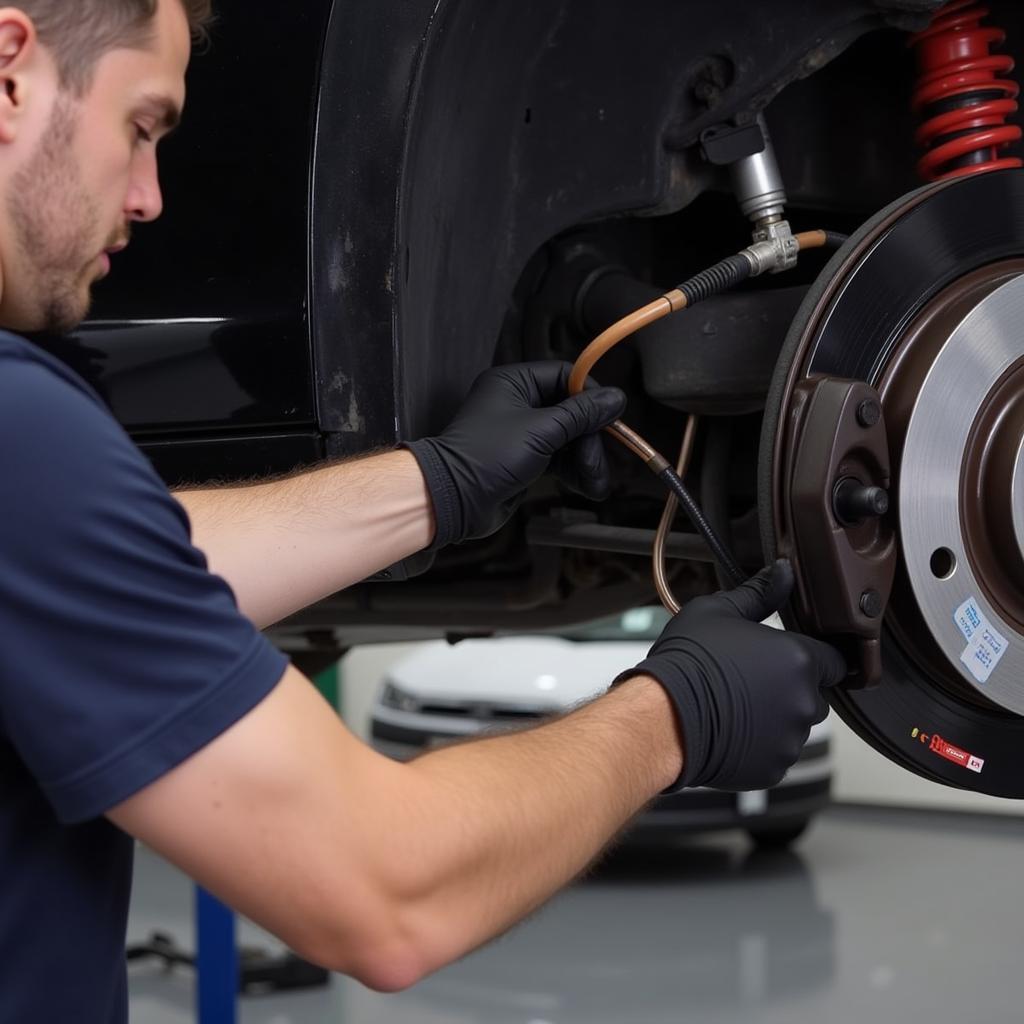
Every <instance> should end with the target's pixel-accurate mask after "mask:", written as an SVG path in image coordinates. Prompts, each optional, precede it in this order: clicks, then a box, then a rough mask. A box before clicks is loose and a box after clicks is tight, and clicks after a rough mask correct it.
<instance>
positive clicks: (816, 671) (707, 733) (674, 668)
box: [616, 561, 846, 792]
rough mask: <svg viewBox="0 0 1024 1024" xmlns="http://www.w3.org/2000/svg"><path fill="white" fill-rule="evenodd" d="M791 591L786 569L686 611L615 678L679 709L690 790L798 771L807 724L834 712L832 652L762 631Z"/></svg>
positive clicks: (780, 565) (842, 668) (842, 666)
mask: <svg viewBox="0 0 1024 1024" xmlns="http://www.w3.org/2000/svg"><path fill="white" fill-rule="evenodd" d="M792 588H793V570H792V567H791V566H790V564H789V562H787V561H778V562H776V563H775V565H774V566H770V567H769V568H767V569H762V570H761V572H759V573H758V574H757V575H756V576H754V577H753V578H752V579H750V580H747V582H746V583H744V584H742V585H740V586H738V587H736V589H735V590H730V591H724V592H721V593H718V594H713V595H710V596H708V597H698V598H696V599H695V600H693V601H691V602H690V603H689V604H687V605H686V606H685V607H684V608H683V609H682V610H681V611H680V612H679V614H678V615H676V616H675V617H674V618H673V619H672V620H671V621H670V622H669V623H668V625H667V626H666V627H665V629H664V631H663V632H662V634H661V636H660V637H659V638H658V640H657V641H656V643H655V644H654V646H653V647H652V648H651V651H650V654H649V655H648V656H647V658H646V659H645V660H644V661H642V662H640V664H639V665H637V666H636V668H634V669H630V670H629V671H628V672H624V673H623V674H622V675H620V676H619V678H618V679H616V682H617V683H618V682H623V681H624V680H625V679H628V678H630V677H632V676H636V675H639V674H641V673H642V674H644V675H649V676H653V677H654V678H655V679H657V680H658V682H660V683H661V685H662V686H664V688H665V689H666V691H667V692H668V694H669V696H670V697H671V698H672V702H673V704H674V705H675V710H676V715H677V717H678V720H679V725H680V728H681V730H682V733H683V771H682V774H681V775H680V777H679V779H678V780H677V781H676V783H675V784H674V785H673V786H672V787H671V788H670V790H668V792H675V791H677V790H679V789H682V788H684V787H687V786H712V787H714V788H716V789H726V790H735V791H739V790H744V789H768V788H769V787H770V786H774V785H775V784H776V783H777V782H779V781H780V780H781V779H782V776H783V775H785V773H786V771H787V769H788V768H789V767H790V766H791V765H793V764H794V763H795V762H796V760H797V758H799V756H800V752H801V750H802V749H803V746H804V743H805V742H806V741H807V736H808V734H809V733H810V730H811V726H812V725H813V724H814V723H815V722H820V721H821V720H822V719H823V718H824V717H825V715H826V714H827V713H828V705H827V704H826V703H825V700H824V698H823V697H822V695H821V687H823V686H834V685H835V684H836V683H838V682H839V681H840V680H842V679H843V677H844V676H845V675H846V662H845V661H844V659H843V657H842V656H841V655H840V654H839V652H838V651H836V650H834V649H833V648H832V647H829V646H828V645H827V644H824V643H821V642H820V641H818V640H812V639H811V638H810V637H806V636H801V635H800V634H799V633H790V632H787V631H783V630H779V629H773V628H772V627H771V626H765V625H762V624H761V620H762V619H766V618H768V616H769V615H771V614H772V612H774V611H777V610H778V609H779V608H780V607H781V606H782V605H783V604H785V602H786V600H787V598H788V597H789V592H790V591H791V590H792Z"/></svg>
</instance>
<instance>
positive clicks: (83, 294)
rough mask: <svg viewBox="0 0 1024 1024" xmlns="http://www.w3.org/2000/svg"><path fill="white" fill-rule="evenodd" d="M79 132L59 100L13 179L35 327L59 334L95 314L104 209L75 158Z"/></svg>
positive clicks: (14, 215)
mask: <svg viewBox="0 0 1024 1024" xmlns="http://www.w3.org/2000/svg"><path fill="white" fill-rule="evenodd" d="M76 126H77V113H76V110H75V105H74V103H73V102H72V100H70V99H66V98H58V99H57V101H56V103H55V105H54V110H53V114H52V115H51V118H50V123H49V125H48V126H47V129H46V131H45V133H44V135H43V138H42V140H41V141H40V143H39V145H38V146H37V147H36V150H35V152H34V153H33V154H32V156H30V157H29V158H28V160H27V161H26V162H25V165H24V166H23V167H22V168H21V169H20V170H19V171H17V173H16V174H15V175H14V177H13V178H12V181H11V188H10V191H9V193H8V199H7V209H8V216H9V218H10V221H11V224H12V225H13V229H14V233H15V240H16V242H17V246H18V251H19V253H20V255H21V258H22V267H21V275H20V276H21V277H22V282H21V286H22V287H24V288H25V289H26V291H27V293H28V295H27V301H26V302H25V303H24V307H25V308H26V309H27V310H29V311H30V312H29V314H28V315H29V317H30V318H31V319H32V320H33V321H36V320H38V327H37V328H36V327H35V324H33V327H34V328H35V329H40V330H44V331H51V332H57V333H64V332H67V331H70V330H72V329H73V328H75V327H77V326H78V324H80V323H81V322H82V320H84V319H85V317H86V314H87V313H88V312H89V303H90V295H89V288H90V286H91V284H92V281H91V280H90V274H91V273H94V272H95V269H94V267H93V261H94V260H95V258H96V256H98V255H99V252H98V248H97V246H98V244H99V243H98V242H97V239H98V238H99V223H100V217H99V211H98V209H97V206H96V204H95V203H94V202H93V201H92V200H90V198H89V197H88V195H86V192H85V189H84V188H83V186H82V181H81V174H80V173H79V169H78V166H77V165H76V163H75V160H74V157H73V155H72V152H73V151H72V143H73V141H74V136H75V130H76ZM5 276H9V275H5ZM5 284H6V282H5ZM19 305H22V303H19Z"/></svg>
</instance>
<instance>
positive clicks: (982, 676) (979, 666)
mask: <svg viewBox="0 0 1024 1024" xmlns="http://www.w3.org/2000/svg"><path fill="white" fill-rule="evenodd" d="M953 621H954V622H955V623H956V625H957V629H959V630H960V632H961V633H963V635H964V639H965V640H966V641H967V646H966V647H965V648H964V650H963V653H962V654H961V655H960V661H961V662H962V663H963V664H964V665H966V666H967V670H968V671H969V672H970V673H971V675H972V676H974V678H975V679H977V680H978V682H979V683H987V682H988V678H989V676H990V675H992V673H993V671H995V667H996V665H998V664H999V659H1000V658H1002V656H1003V655H1004V654H1005V653H1006V637H1004V636H1003V635H1002V633H1000V632H999V631H998V630H997V629H995V628H994V627H993V625H992V623H990V622H989V621H988V619H987V618H986V616H985V613H984V612H982V610H981V609H980V608H979V607H978V602H977V601H976V600H975V599H974V598H973V597H969V598H968V599H967V600H966V601H964V603H963V604H962V605H960V607H959V608H957V610H956V611H955V612H954V613H953Z"/></svg>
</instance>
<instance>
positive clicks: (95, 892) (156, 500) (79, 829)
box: [0, 332, 286, 1024]
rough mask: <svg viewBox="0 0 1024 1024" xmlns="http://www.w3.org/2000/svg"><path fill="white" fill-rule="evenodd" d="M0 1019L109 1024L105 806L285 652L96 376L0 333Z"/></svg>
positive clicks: (155, 769) (168, 762)
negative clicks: (94, 385)
mask: <svg viewBox="0 0 1024 1024" xmlns="http://www.w3.org/2000/svg"><path fill="white" fill-rule="evenodd" d="M0 526H2V528H0V1024H65V1022H66V1024H115V1022H116V1024H122V1022H124V1021H125V1020H127V988H126V972H125V958H124V942H125V926H126V918H127V910H128V898H129V893H130V889H131V872H132V849H133V840H132V839H130V838H129V837H128V836H127V835H125V834H124V833H123V832H121V831H120V830H119V829H117V828H115V827H114V826H113V825H112V824H110V823H109V822H108V821H107V820H106V819H105V818H103V817H102V815H103V814H104V812H106V811H107V810H109V809H110V808H111V807H113V806H115V805H116V804H118V803H120V802H121V801H123V800H125V799H126V798H128V797H129V796H131V795H132V794H133V793H135V792H137V791H138V790H140V789H142V788H143V787H144V786H146V785H148V784H149V783H151V782H153V781H154V780H156V779H158V778H159V777H160V776H161V775H163V774H165V773H166V772H167V771H169V770H170V769H172V768H173V767H175V766H176V765H178V764H180V763H181V762H182V761H184V760H185V759H186V758H188V757H189V756H190V755H191V754H193V753H195V752H196V751H197V750H199V749H200V748H201V747H203V746H204V745H205V744H207V743H209V742H210V741H211V740H213V739H214V738H215V737H217V736H218V735H220V734H221V733H222V732H224V731H225V730H226V729H227V728H229V727H230V726H231V725H232V724H233V723H235V722H236V721H238V719H239V718H241V717H242V716H243V715H244V714H246V712H248V711H249V710H251V709H252V708H253V707H255V705H256V704H258V703H259V702H260V701H261V700H262V699H263V698H264V697H265V696H266V695H267V694H268V693H269V692H270V691H271V690H272V689H273V688H274V686H275V684H276V683H277V682H278V681H279V680H280V678H281V676H282V675H283V673H284V670H285V665H286V660H285V658H284V656H283V655H281V654H280V653H279V652H278V651H276V650H275V649H274V648H273V647H272V646H271V645H270V644H269V643H268V642H267V641H266V639H265V638H264V637H263V636H262V635H261V634H260V633H259V632H258V631H257V630H256V628H255V627H254V626H253V625H252V623H251V622H249V621H248V620H247V619H246V618H244V617H243V616H242V615H241V614H240V613H239V611H238V609H237V606H236V604H235V600H234V597H233V595H232V593H231V591H230V590H229V588H228V586H227V584H225V583H224V581H223V580H221V579H219V578H218V577H216V576H213V575H211V574H210V573H209V572H208V571H207V567H206V561H205V559H204V557H203V555H202V554H201V553H200V552H199V551H197V550H196V549H195V548H194V547H193V546H192V544H191V542H190V534H189V522H188V519H187V517H186V515H185V512H184V510H183V509H182V508H181V506H180V505H179V504H178V503H177V502H176V501H175V500H174V499H173V498H172V497H171V496H170V494H169V493H168V491H167V489H166V487H164V485H163V483H162V482H161V481H160V479H159V477H158V476H157V475H156V473H155V472H154V471H153V469H152V467H151V466H150V465H149V463H148V462H147V461H146V459H145V458H144V457H143V455H142V454H141V453H140V452H139V451H138V449H137V448H136V447H135V446H134V445H133V444H132V442H131V440H130V439H129V438H128V436H127V435H126V434H125V433H124V431H123V430H122V429H121V427H120V426H119V425H118V424H117V422H116V421H115V420H114V419H113V418H112V417H111V415H110V413H109V412H108V411H107V409H106V408H105V407H104V406H103V405H102V404H101V402H100V400H99V398H98V397H97V395H96V394H95V392H93V391H92V389H91V388H90V387H89V386H88V385H87V384H86V383H85V382H84V381H83V380H82V379H81V378H79V377H78V376H77V375H76V374H75V373H73V372H72V371H71V370H70V369H68V368H67V367H66V366H65V365H64V364H63V363H61V362H59V361H57V360H56V359H54V358H53V357H51V356H49V355H47V354H46V353H44V352H42V351H40V350H39V349H38V348H37V347H36V346H34V345H32V344H31V343H29V342H27V341H25V340H23V339H21V338H17V337H14V336H13V335H9V334H5V333H2V332H0Z"/></svg>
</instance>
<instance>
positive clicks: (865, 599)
mask: <svg viewBox="0 0 1024 1024" xmlns="http://www.w3.org/2000/svg"><path fill="white" fill-rule="evenodd" d="M860 610H861V611H862V612H863V613H864V614H865V615H866V616H867V617H868V618H869V619H877V618H878V616H879V615H881V614H882V595H881V594H880V593H879V592H878V591H877V590H865V591H864V593H863V594H861V595H860Z"/></svg>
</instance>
